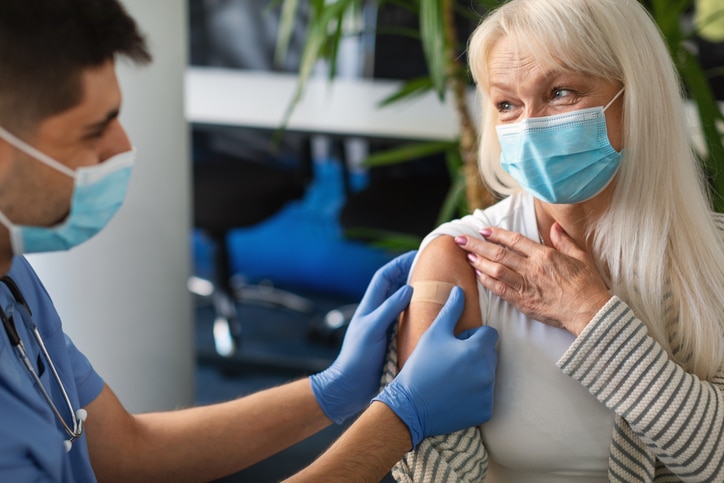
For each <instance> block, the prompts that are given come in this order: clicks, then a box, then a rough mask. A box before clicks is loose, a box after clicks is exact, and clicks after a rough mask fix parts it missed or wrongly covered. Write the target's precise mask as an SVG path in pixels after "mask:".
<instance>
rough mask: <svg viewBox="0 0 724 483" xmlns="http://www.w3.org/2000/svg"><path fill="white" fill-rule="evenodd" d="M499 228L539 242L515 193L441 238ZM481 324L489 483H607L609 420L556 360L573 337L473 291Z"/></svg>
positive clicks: (526, 201)
mask: <svg viewBox="0 0 724 483" xmlns="http://www.w3.org/2000/svg"><path fill="white" fill-rule="evenodd" d="M486 226H497V227H501V228H505V229H506V230H511V231H517V232H520V233H522V234H523V235H525V236H527V237H529V238H530V239H532V240H539V236H538V228H537V223H536V219H535V208H534V204H533V198H532V197H531V196H530V195H528V194H527V193H517V194H514V195H512V196H510V197H508V198H506V199H505V200H503V201H501V202H500V203H498V204H496V205H494V206H492V207H490V208H488V209H487V210H485V211H480V210H477V211H476V212H475V213H474V214H473V215H470V216H466V217H464V218H462V219H460V220H456V221H453V222H450V223H446V224H444V225H442V226H440V227H439V228H438V229H436V230H435V231H434V232H433V233H431V234H430V235H429V236H428V237H427V238H425V240H424V241H423V243H422V247H424V246H425V245H427V243H429V242H430V241H431V240H432V239H433V238H435V237H436V236H439V235H452V236H454V235H458V234H465V235H468V236H474V237H477V238H480V234H479V233H478V230H480V229H481V228H484V227H486ZM478 293H479V295H480V308H481V315H482V318H483V322H484V323H485V324H487V325H489V326H491V327H494V328H495V329H497V330H498V333H499V335H500V338H499V343H498V368H497V372H496V381H495V403H494V404H495V405H494V407H493V415H492V418H491V419H490V421H488V422H487V423H485V424H484V425H483V426H482V427H481V429H482V434H483V440H484V442H485V446H486V448H487V450H488V458H489V463H490V467H489V470H488V478H487V480H486V481H487V482H506V483H533V482H535V483H545V482H556V483H562V482H592V481H601V482H605V481H608V478H607V469H608V455H609V446H610V443H611V436H612V431H613V423H614V414H613V412H612V411H610V410H609V409H607V408H606V407H605V406H604V405H603V404H601V403H600V402H598V400H596V399H595V398H594V397H593V396H592V395H591V394H590V393H589V392H588V391H587V390H586V389H585V388H584V387H583V386H581V385H580V384H579V383H578V382H576V381H574V380H573V379H571V378H569V377H568V376H566V375H564V374H563V373H562V372H561V371H560V370H559V369H558V367H557V366H556V361H558V359H559V358H560V357H561V356H562V355H563V353H564V352H565V351H566V350H567V349H568V347H569V346H570V344H571V342H572V341H573V340H574V336H573V335H572V334H570V333H569V332H568V331H565V330H563V329H556V328H553V327H550V326H547V325H545V324H542V323H540V322H536V321H534V320H532V319H529V318H527V317H526V316H524V315H523V314H521V313H520V312H518V311H517V310H516V309H515V308H513V307H512V306H510V305H508V303H506V302H505V301H503V300H502V299H500V298H498V297H496V296H494V295H492V294H491V293H490V292H488V291H487V290H486V289H485V288H484V287H483V286H482V285H480V284H478Z"/></svg>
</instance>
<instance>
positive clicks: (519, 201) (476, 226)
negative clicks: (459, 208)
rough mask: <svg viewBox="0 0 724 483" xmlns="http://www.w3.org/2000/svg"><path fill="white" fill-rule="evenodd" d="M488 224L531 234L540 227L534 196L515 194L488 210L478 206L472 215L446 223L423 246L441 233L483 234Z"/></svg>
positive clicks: (477, 235)
mask: <svg viewBox="0 0 724 483" xmlns="http://www.w3.org/2000/svg"><path fill="white" fill-rule="evenodd" d="M488 226H495V227H499V228H505V229H506V230H511V231H517V232H520V233H523V234H526V235H529V232H530V231H531V230H535V226H536V224H535V208H534V205H533V198H532V196H530V195H529V194H528V193H525V192H519V193H514V194H512V195H510V196H508V197H507V198H504V199H502V200H500V201H499V202H497V203H495V204H494V205H491V206H489V207H487V208H485V209H478V210H475V211H474V212H473V213H472V214H470V215H467V216H464V217H462V218H459V219H457V220H452V221H449V222H447V223H443V224H442V225H440V226H438V227H437V228H436V229H435V230H433V231H432V232H431V233H430V234H429V235H428V236H427V237H426V238H425V240H423V245H426V244H427V243H429V242H430V241H431V240H433V239H435V238H437V237H439V236H440V235H449V236H457V235H468V236H476V237H479V236H480V235H479V232H480V230H481V229H483V228H485V227H488Z"/></svg>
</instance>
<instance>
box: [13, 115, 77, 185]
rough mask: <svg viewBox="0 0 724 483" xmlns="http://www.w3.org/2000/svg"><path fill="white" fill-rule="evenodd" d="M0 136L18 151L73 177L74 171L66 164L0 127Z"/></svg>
mask: <svg viewBox="0 0 724 483" xmlns="http://www.w3.org/2000/svg"><path fill="white" fill-rule="evenodd" d="M0 138H3V139H4V140H5V141H6V142H8V143H9V144H11V145H13V146H14V147H16V148H18V149H19V150H20V151H22V152H24V153H25V154H27V155H29V156H32V157H33V158H35V159H37V160H38V161H40V162H41V163H43V164H46V165H48V166H50V167H51V168H55V169H56V170H58V171H60V172H61V173H63V174H65V175H67V176H70V177H71V178H75V171H73V170H72V169H70V168H69V167H68V166H66V165H64V164H63V163H59V162H58V161H56V160H54V159H53V158H51V157H50V156H48V155H47V154H45V153H43V152H41V151H38V150H37V149H35V148H34V147H32V146H31V145H30V144H28V143H26V142H25V141H23V140H22V139H20V138H19V137H17V136H15V135H14V134H12V133H11V132H10V131H8V130H7V129H5V128H3V127H0Z"/></svg>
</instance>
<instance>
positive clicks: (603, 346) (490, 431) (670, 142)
mask: <svg viewBox="0 0 724 483" xmlns="http://www.w3.org/2000/svg"><path fill="white" fill-rule="evenodd" d="M469 59H470V65H471V70H472V74H473V76H474V79H475V81H476V82H477V86H478V92H479V96H480V100H481V102H482V120H483V121H482V126H481V138H480V168H481V172H482V175H483V178H484V180H485V181H486V183H487V184H488V185H489V186H490V187H491V188H492V189H493V190H495V191H496V192H498V193H500V194H501V195H505V196H507V197H506V198H504V199H503V200H502V201H501V202H499V203H498V204H496V205H494V206H492V207H490V208H488V209H486V210H482V211H481V210H478V211H476V212H475V213H473V214H472V215H470V216H467V217H464V218H462V219H460V220H456V221H453V222H450V223H446V224H444V225H442V226H441V227H439V228H438V229H437V230H435V231H434V232H433V233H432V234H431V235H429V236H428V237H427V238H426V239H425V240H424V241H423V244H422V249H421V251H420V253H419V255H418V259H417V260H416V263H415V267H414V270H413V272H412V275H411V282H412V284H413V286H414V287H417V288H416V290H415V294H416V295H415V297H414V298H413V302H412V303H411V304H410V307H409V309H408V310H407V311H406V312H405V313H404V314H403V317H402V319H401V322H400V325H399V328H398V337H397V346H396V347H395V346H394V344H393V347H392V350H391V351H390V357H389V363H388V366H387V369H388V375H391V374H393V373H394V372H396V370H397V367H398V365H400V366H401V365H402V364H404V362H405V359H406V358H407V357H408V356H409V354H410V352H411V351H412V349H413V347H414V345H415V344H416V342H417V340H418V339H419V337H420V336H421V334H422V333H423V332H424V331H425V330H426V328H427V327H428V326H429V324H430V323H431V322H432V320H433V318H434V316H435V315H436V314H437V312H438V311H439V310H440V307H441V305H440V304H441V300H443V299H444V294H445V293H447V291H448V290H449V287H450V286H451V285H452V284H454V285H458V286H461V287H462V288H463V289H464V291H465V294H466V307H465V312H464V316H463V318H462V319H461V322H460V323H459V324H458V330H460V331H462V330H465V329H469V328H472V327H475V326H478V325H480V324H487V325H489V326H492V327H495V328H496V329H497V330H498V331H499V334H500V341H499V347H498V357H499V362H498V369H497V372H496V381H495V392H494V400H495V405H494V409H493V414H492V418H491V419H490V421H489V422H488V423H486V424H484V425H483V426H481V427H480V428H471V429H468V430H466V431H463V432H460V433H456V434H453V435H448V436H444V437H437V438H431V439H427V440H424V441H422V443H420V444H419V445H418V446H417V447H416V448H415V449H414V450H413V451H412V452H410V453H409V454H408V455H407V456H406V457H405V458H404V459H403V460H402V461H401V462H400V463H399V464H398V465H397V467H396V469H395V470H394V474H395V476H396V477H397V478H398V479H399V480H402V481H423V480H424V481H435V482H437V481H480V480H482V479H483V478H486V477H487V481H505V482H536V483H540V482H549V481H550V482H557V483H558V482H584V481H585V482H588V481H677V480H685V481H724V364H723V355H724V342H723V334H724V330H723V328H724V322H723V321H724V243H723V242H722V238H724V235H723V234H722V232H723V231H724V218H723V217H721V216H720V215H716V214H712V213H711V212H710V209H709V203H708V200H707V196H706V188H705V182H704V181H703V179H702V178H703V177H702V173H701V172H700V169H699V165H698V162H697V160H696V158H695V156H694V154H693V153H692V150H691V147H690V142H689V137H688V130H687V125H686V121H685V114H684V110H683V105H684V102H683V100H682V97H681V92H680V86H679V82H678V79H677V76H676V73H675V69H674V66H673V63H672V61H671V58H670V56H669V52H668V50H667V48H666V45H665V43H664V41H663V40H662V38H661V35H660V33H659V31H658V30H657V28H656V26H655V24H654V23H653V21H652V20H651V18H650V17H649V16H648V14H647V12H646V11H645V10H644V9H643V8H642V7H641V5H640V4H639V2H637V1H636V0H512V1H510V2H508V3H506V4H504V5H503V6H502V7H500V8H499V9H497V10H496V11H494V12H493V13H492V14H490V15H489V16H488V17H487V18H486V19H485V20H484V21H483V22H482V23H481V24H480V26H479V27H478V28H477V30H476V31H475V33H474V34H473V36H472V38H471V40H470V45H469ZM471 266H472V267H473V268H474V270H471V268H470V267H471ZM418 288H419V293H420V294H421V295H420V296H419V297H418V296H417V294H418ZM441 293H442V294H441ZM430 294H432V295H430ZM460 370H461V371H465V370H466V368H464V367H460ZM440 391H442V392H444V391H445V388H444V387H441V388H440Z"/></svg>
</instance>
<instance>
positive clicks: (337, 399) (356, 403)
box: [309, 252, 415, 424]
mask: <svg viewBox="0 0 724 483" xmlns="http://www.w3.org/2000/svg"><path fill="white" fill-rule="evenodd" d="M414 257H415V252H410V253H407V254H405V255H402V256H399V257H397V258H396V259H394V260H392V261H391V262H389V263H387V264H386V265H385V266H384V267H382V268H380V269H379V270H378V271H377V273H375V275H374V277H372V281H371V282H370V285H369V287H368V288H367V291H366V292H365V295H364V297H363V298H362V301H361V302H360V304H359V306H358V307H357V310H356V312H355V314H354V316H353V317H352V321H351V322H350V324H349V327H348V328H347V333H346V334H345V337H344V341H343V342H342V349H341V351H340V353H339V356H337V359H336V360H335V361H334V363H333V364H332V365H331V366H330V367H329V368H328V369H326V370H325V371H323V372H321V373H319V374H315V375H313V376H311V377H310V378H309V379H310V382H311V384H312V390H313V391H314V396H315V397H316V398H317V402H318V403H319V405H320V407H321V408H322V410H323V411H324V413H325V414H326V415H327V417H328V418H329V419H331V420H332V421H334V422H335V423H337V424H340V423H342V422H343V421H344V420H345V419H347V418H348V417H350V416H353V415H355V414H357V413H358V412H359V411H361V410H362V409H363V408H364V407H365V406H367V404H368V403H369V400H370V398H371V397H372V396H373V395H374V394H375V393H376V391H377V390H378V388H379V382H380V377H381V374H382V366H383V364H384V358H385V353H386V352H387V344H388V328H389V327H390V325H392V323H393V322H394V321H395V320H396V319H397V316H398V315H400V312H402V311H403V310H404V309H405V307H407V305H408V304H409V303H410V297H412V288H411V287H409V286H406V285H404V283H405V282H406V281H407V275H408V273H409V271H410V266H411V265H412V261H413V259H414Z"/></svg>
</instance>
